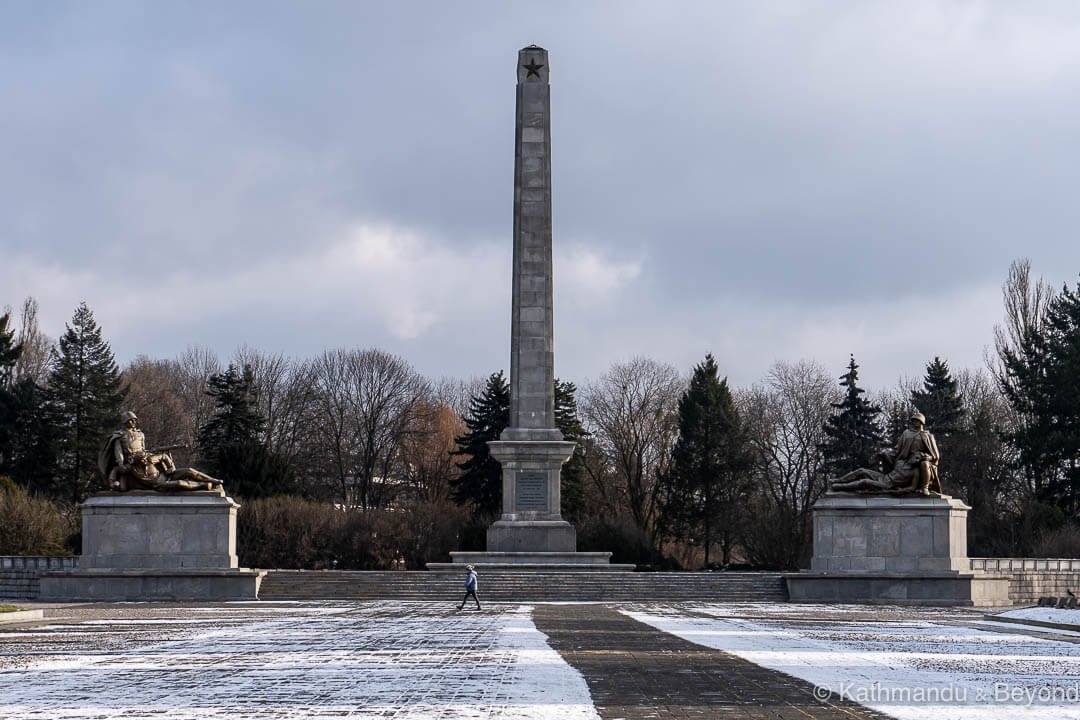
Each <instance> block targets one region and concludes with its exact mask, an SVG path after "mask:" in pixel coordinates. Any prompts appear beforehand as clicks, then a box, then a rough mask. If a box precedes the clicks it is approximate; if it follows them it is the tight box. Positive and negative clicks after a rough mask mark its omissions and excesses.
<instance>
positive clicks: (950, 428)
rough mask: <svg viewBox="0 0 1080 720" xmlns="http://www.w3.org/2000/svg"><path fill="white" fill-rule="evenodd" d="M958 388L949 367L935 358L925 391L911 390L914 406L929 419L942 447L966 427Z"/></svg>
mask: <svg viewBox="0 0 1080 720" xmlns="http://www.w3.org/2000/svg"><path fill="white" fill-rule="evenodd" d="M956 388H957V385H956V380H954V379H953V378H952V376H951V375H950V374H949V364H948V363H947V362H945V361H944V360H942V359H941V358H939V357H935V358H934V359H933V361H932V362H929V363H927V365H926V377H925V378H924V379H923V389H922V390H912V391H911V404H912V405H913V406H915V408H917V409H918V410H919V412H921V413H922V414H923V415H925V416H926V429H927V430H929V431H930V432H932V433H934V437H935V439H937V441H938V444H939V445H940V444H941V443H942V441H943V440H947V438H948V437H949V436H951V435H953V434H954V433H957V432H959V431H960V430H961V429H962V428H963V425H964V405H963V403H962V402H960V396H959V394H958V393H957V389H956ZM944 454H945V453H944V451H943V452H942V456H943V457H944Z"/></svg>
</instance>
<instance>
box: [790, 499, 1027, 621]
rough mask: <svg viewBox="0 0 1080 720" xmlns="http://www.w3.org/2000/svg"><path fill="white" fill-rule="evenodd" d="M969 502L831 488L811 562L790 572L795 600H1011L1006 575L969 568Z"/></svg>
mask: <svg viewBox="0 0 1080 720" xmlns="http://www.w3.org/2000/svg"><path fill="white" fill-rule="evenodd" d="M970 509H971V508H970V507H968V506H967V505H965V504H964V503H963V502H962V501H960V500H957V499H955V498H950V497H947V496H944V497H940V498H929V497H889V496H867V495H846V494H835V495H834V494H830V495H826V496H825V497H824V498H822V499H821V500H819V501H818V502H817V503H815V504H814V508H813V513H814V554H813V559H812V560H811V565H810V569H809V570H808V571H804V572H801V573H792V574H788V575H787V576H786V578H787V584H788V594H789V596H790V598H791V601H792V602H869V603H906V604H919V605H1007V604H1009V581H1008V578H1003V577H997V576H989V575H982V574H975V573H972V572H971V562H970V560H969V559H968V555H967V513H968V510H970Z"/></svg>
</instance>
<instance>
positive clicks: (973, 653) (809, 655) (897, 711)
mask: <svg viewBox="0 0 1080 720" xmlns="http://www.w3.org/2000/svg"><path fill="white" fill-rule="evenodd" d="M824 609H825V608H815V610H824ZM906 610H907V609H906V608H904V609H899V610H896V611H888V610H884V611H883V609H880V608H875V609H874V610H873V611H872V612H873V613H875V614H876V615H877V616H878V619H877V620H873V619H869V620H863V621H855V622H848V621H845V620H844V619H842V618H836V619H831V618H830V617H829V612H828V611H827V610H826V611H825V612H817V613H815V614H816V615H817V617H816V618H814V619H811V620H806V621H799V620H796V619H792V618H790V617H787V618H785V617H784V616H783V615H784V614H783V613H777V617H776V619H770V618H767V617H764V618H762V617H755V618H754V619H753V620H747V619H744V618H740V617H738V614H739V610H737V609H735V610H733V608H732V607H731V606H722V605H711V606H710V605H699V606H696V607H689V608H687V607H682V606H679V607H673V606H654V607H653V608H647V609H642V610H624V612H626V614H627V615H629V616H630V617H633V618H634V619H636V620H639V621H641V622H644V623H647V624H649V625H652V626H653V627H655V628H657V629H658V630H661V631H664V632H670V633H672V634H675V635H678V636H679V637H682V638H684V639H686V640H689V641H690V642H694V643H697V644H699V645H704V646H706V647H711V648H715V649H717V650H723V651H726V652H730V653H732V654H734V655H737V656H738V657H741V658H743V659H745V660H748V661H750V662H752V663H754V664H756V665H760V666H762V667H766V668H769V669H771V670H777V671H780V672H783V673H786V674H788V675H792V676H794V677H797V678H800V679H802V680H805V681H807V682H808V683H811V684H812V685H814V686H815V688H814V693H815V695H816V696H817V697H819V698H833V699H836V698H837V697H844V698H846V699H849V700H853V701H855V702H858V703H859V704H862V705H866V706H868V707H871V708H873V709H874V710H877V711H879V712H882V713H885V714H887V715H891V716H893V717H896V718H902V719H903V720H909V719H910V720H925V718H927V717H933V718H934V720H968V719H969V718H976V717H978V718H1008V719H1009V720H1066V719H1070V718H1074V719H1077V720H1080V645H1077V644H1073V643H1068V642H1059V641H1055V640H1048V639H1044V638H1037V637H1030V636H1026V635H1020V634H1013V633H1001V632H990V631H984V630H977V629H973V628H970V627H966V626H963V625H943V624H938V623H935V622H931V621H929V620H904V619H900V618H903V616H904V615H905V614H906V613H905V611H906ZM742 612H743V613H744V614H745V613H746V610H745V609H743V610H742ZM865 612H866V610H865V609H864V613H865ZM891 617H896V618H898V619H897V620H895V621H894V620H890V619H889V618H891Z"/></svg>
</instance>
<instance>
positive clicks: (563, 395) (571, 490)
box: [555, 378, 589, 520]
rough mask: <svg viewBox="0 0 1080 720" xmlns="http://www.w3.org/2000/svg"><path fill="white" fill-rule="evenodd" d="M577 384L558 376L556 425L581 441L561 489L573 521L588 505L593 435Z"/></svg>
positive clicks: (565, 434) (564, 473)
mask: <svg viewBox="0 0 1080 720" xmlns="http://www.w3.org/2000/svg"><path fill="white" fill-rule="evenodd" d="M576 394H577V386H576V385H574V383H572V382H570V381H568V380H567V381H565V382H564V381H562V380H559V379H558V378H555V427H557V428H558V429H559V432H561V433H562V436H563V439H564V440H569V441H570V442H574V443H577V445H576V446H575V447H574V454H573V455H571V456H570V459H569V460H567V461H566V464H565V465H563V466H562V476H561V481H560V486H561V487H560V492H561V493H562V510H561V511H562V514H563V515H564V516H565V517H566V518H568V519H569V520H577V519H578V518H580V517H581V513H582V512H583V510H584V505H585V446H584V440H585V438H587V437H588V436H589V433H588V431H587V430H585V426H584V425H582V424H581V419H580V418H579V417H578V412H577V398H576Z"/></svg>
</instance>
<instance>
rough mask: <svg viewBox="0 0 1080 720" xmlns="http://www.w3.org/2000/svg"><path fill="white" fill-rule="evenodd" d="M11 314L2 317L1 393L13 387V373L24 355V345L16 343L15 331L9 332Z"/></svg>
mask: <svg viewBox="0 0 1080 720" xmlns="http://www.w3.org/2000/svg"><path fill="white" fill-rule="evenodd" d="M9 322H11V313H4V314H3V315H0V392H2V391H4V390H7V389H9V388H10V387H11V378H12V371H13V370H14V368H15V363H17V362H18V361H19V357H20V356H21V355H22V345H20V344H18V343H16V342H15V331H14V330H8V323H9Z"/></svg>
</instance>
